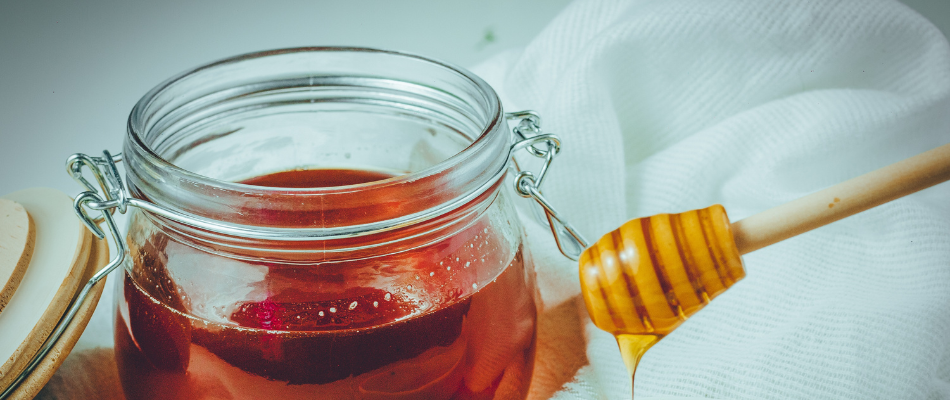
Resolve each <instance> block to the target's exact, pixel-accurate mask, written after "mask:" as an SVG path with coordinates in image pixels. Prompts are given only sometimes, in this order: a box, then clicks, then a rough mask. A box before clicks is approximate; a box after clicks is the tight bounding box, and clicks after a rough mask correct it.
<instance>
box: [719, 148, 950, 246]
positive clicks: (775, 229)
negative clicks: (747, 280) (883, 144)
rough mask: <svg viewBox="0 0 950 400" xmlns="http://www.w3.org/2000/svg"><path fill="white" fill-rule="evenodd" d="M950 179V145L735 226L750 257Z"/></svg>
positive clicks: (740, 243)
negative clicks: (801, 235)
mask: <svg viewBox="0 0 950 400" xmlns="http://www.w3.org/2000/svg"><path fill="white" fill-rule="evenodd" d="M947 180H950V144H945V145H943V146H940V147H937V148H935V149H933V150H930V151H927V152H925V153H922V154H918V155H916V156H913V157H911V158H908V159H906V160H904V161H900V162H897V163H894V164H891V165H888V166H886V167H884V168H881V169H878V170H876V171H872V172H869V173H867V174H864V175H861V176H859V177H857V178H853V179H850V180H847V181H845V182H842V183H839V184H837V185H834V186H832V187H830V188H827V189H824V190H821V191H819V192H816V193H812V194H810V195H808V196H805V197H802V198H800V199H797V200H793V201H791V202H788V203H785V204H782V205H780V206H778V207H774V208H771V209H769V210H766V211H763V212H761V213H758V214H756V215H753V216H751V217H748V218H746V219H743V220H740V221H737V222H734V223H733V224H732V233H733V237H734V238H735V240H736V246H737V247H738V248H739V254H746V253H749V252H752V251H755V250H758V249H761V248H763V247H765V246H768V245H771V244H775V243H777V242H780V241H782V240H785V239H788V238H790V237H792V236H795V235H798V234H800V233H805V232H808V231H810V230H812V229H815V228H818V227H820V226H824V225H827V224H830V223H832V222H835V221H837V220H839V219H842V218H845V217H849V216H851V215H854V214H857V213H859V212H861V211H864V210H867V209H869V208H872V207H876V206H879V205H881V204H884V203H887V202H889V201H891V200H894V199H896V198H899V197H903V196H906V195H908V194H911V193H914V192H916V191H919V190H923V189H926V188H928V187H931V186H933V185H936V184H938V183H941V182H944V181H947Z"/></svg>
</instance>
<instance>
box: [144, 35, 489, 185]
mask: <svg viewBox="0 0 950 400" xmlns="http://www.w3.org/2000/svg"><path fill="white" fill-rule="evenodd" d="M302 52H361V53H379V54H388V55H395V56H403V57H408V58H415V59H417V60H420V61H424V62H428V63H432V64H435V65H437V66H440V67H443V68H446V69H448V70H451V71H453V72H455V73H456V74H458V75H459V76H462V77H464V78H465V79H468V80H469V81H470V82H471V83H473V84H474V85H475V86H476V87H478V88H479V89H480V90H481V92H482V93H483V94H485V95H486V100H488V101H489V107H490V108H491V113H492V116H491V118H490V120H489V122H488V124H486V126H485V127H484V128H483V129H482V130H481V132H480V133H479V134H478V136H477V137H476V138H475V140H474V141H472V143H470V144H469V145H468V146H466V147H465V148H464V149H462V150H461V151H459V152H458V153H456V154H454V155H452V156H451V157H449V158H446V159H445V160H442V161H441V162H439V163H437V164H435V165H432V166H429V167H428V168H424V169H421V170H419V171H415V172H410V173H407V174H402V175H397V176H394V177H391V178H387V179H382V180H378V181H372V182H367V183H358V184H353V185H343V186H330V187H321V188H268V187H262V186H256V185H249V184H244V183H240V182H232V181H226V180H222V179H215V178H211V177H207V176H204V175H201V174H198V173H195V172H192V171H189V170H187V169H184V168H181V167H179V166H177V165H175V164H174V163H172V162H169V161H168V160H166V159H165V158H164V157H162V156H160V155H158V154H157V153H156V152H155V151H153V150H152V148H151V147H150V146H148V145H147V144H146V143H145V141H144V140H143V139H142V135H143V134H145V132H141V131H142V129H137V128H142V126H141V123H142V119H143V118H144V115H143V114H144V112H145V110H146V109H147V108H148V105H149V104H150V103H151V102H152V101H153V100H154V99H155V98H156V97H157V96H158V95H159V94H161V93H162V92H163V91H164V90H166V89H167V88H169V87H171V86H172V85H174V84H175V83H177V82H180V81H181V80H183V79H184V78H186V77H189V76H192V75H194V74H196V73H199V72H201V71H205V70H208V69H211V68H215V67H220V66H222V65H227V64H232V63H237V62H241V61H246V60H252V59H255V58H262V57H269V56H275V55H281V54H289V53H302ZM503 117H504V113H503V111H502V105H501V100H500V99H499V98H498V94H497V93H496V92H495V90H494V89H493V88H492V87H491V86H490V85H489V84H488V83H487V82H485V81H484V80H483V79H481V78H479V77H478V76H477V75H475V74H473V73H471V72H470V71H468V70H466V69H464V68H462V67H459V66H456V65H454V64H451V63H448V62H444V61H439V60H436V59H432V58H428V57H424V56H421V55H418V54H414V53H410V52H402V51H394V50H383V49H376V48H369V47H345V46H319V47H289V48H282V49H274V50H264V51H257V52H250V53H244V54H240V55H237V56H232V57H228V58H224V59H221V60H218V61H214V62H211V63H208V64H204V65H201V66H198V67H195V68H192V69H190V70H187V71H184V72H182V73H179V74H178V75H175V76H173V77H171V78H169V79H167V80H165V81H164V82H162V83H160V84H158V85H157V86H155V87H154V88H152V89H151V90H149V91H148V92H147V93H146V94H145V95H144V96H142V98H141V99H139V101H138V102H136V104H135V106H134V107H133V108H132V111H131V113H130V114H129V118H128V123H127V129H126V137H127V138H128V140H129V141H130V142H131V143H134V144H135V145H136V146H137V147H138V148H139V149H140V150H142V151H144V153H145V154H144V155H145V156H146V157H147V158H148V161H149V162H151V163H154V164H156V165H157V166H159V167H161V168H167V169H168V170H170V171H174V172H175V173H178V174H181V175H183V176H186V177H188V178H190V179H193V180H195V181H196V182H199V183H204V184H208V185H213V186H216V187H224V188H233V189H235V190H245V191H247V190H250V191H265V192H266V191H273V190H280V191H282V192H289V193H295V192H296V193H333V192H347V191H352V190H354V189H364V188H368V187H372V186H381V185H389V184H398V183H401V182H410V181H414V180H417V179H419V178H422V177H425V176H429V175H433V174H436V173H438V172H440V171H444V170H446V169H449V168H451V167H452V166H454V165H457V164H459V163H461V162H462V161H463V160H464V159H465V158H467V156H468V154H470V153H473V152H475V151H477V150H478V148H480V147H484V142H485V141H486V139H485V138H486V137H487V134H488V133H490V132H492V131H494V130H495V128H496V127H497V126H498V125H499V124H500V123H501V120H502V118H503Z"/></svg>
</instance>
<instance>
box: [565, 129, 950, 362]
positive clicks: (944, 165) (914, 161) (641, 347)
mask: <svg viewBox="0 0 950 400" xmlns="http://www.w3.org/2000/svg"><path fill="white" fill-rule="evenodd" d="M947 180H950V144H946V145H943V146H940V147H937V148H935V149H933V150H930V151H928V152H925V153H922V154H919V155H917V156H914V157H911V158H908V159H906V160H904V161H900V162H897V163H895V164H891V165H889V166H887V167H884V168H881V169H879V170H876V171H873V172H870V173H867V174H865V175H861V176H859V177H857V178H853V179H851V180H848V181H845V182H842V183H840V184H837V185H835V186H832V187H830V188H827V189H824V190H821V191H819V192H817V193H813V194H811V195H808V196H805V197H802V198H800V199H797V200H794V201H791V202H789V203H785V204H783V205H780V206H778V207H775V208H772V209H769V210H767V211H764V212H762V213H759V214H756V215H753V216H751V217H748V218H746V219H743V220H741V221H738V222H735V223H731V224H730V222H729V218H728V217H727V216H726V211H725V209H724V208H723V207H722V206H721V205H714V206H711V207H708V208H704V209H700V210H693V211H687V212H684V213H679V214H659V215H654V216H652V217H645V218H637V219H633V220H631V221H629V222H627V223H625V224H623V225H622V226H621V227H620V228H617V229H616V230H614V231H612V232H610V233H608V234H606V235H604V236H603V237H602V238H600V240H598V241H597V242H596V243H594V244H593V245H591V246H590V247H589V248H587V249H586V250H584V252H583V253H582V254H581V256H580V259H579V264H580V280H581V293H583V295H584V302H585V303H586V304H587V311H588V313H589V314H590V317H591V319H592V320H593V321H594V324H596V325H597V327H599V328H600V329H603V330H605V331H607V332H610V333H611V334H613V335H614V336H615V337H616V338H617V343H618V344H619V345H620V352H621V355H622V356H623V361H624V363H625V364H626V365H627V369H628V370H629V371H630V374H631V377H633V376H634V373H635V372H636V368H637V364H638V363H639V361H640V358H641V357H642V356H643V354H644V353H645V352H646V351H647V350H648V349H649V348H650V347H652V346H653V345H654V344H655V343H656V342H657V341H659V340H660V339H662V338H663V337H664V336H666V335H668V334H669V333H670V332H672V331H673V330H674V329H676V327H678V326H679V325H680V324H681V323H683V321H685V320H686V319H687V318H689V317H690V316H692V315H693V314H695V313H696V312H697V311H699V310H700V309H701V308H703V306H705V305H706V304H708V303H709V301H710V300H712V299H713V298H714V297H716V296H717V295H719V294H721V293H722V292H724V291H725V290H726V289H728V288H729V287H730V286H732V285H733V284H735V283H736V282H737V281H739V280H740V279H742V278H743V277H745V269H744V268H743V266H742V259H741V258H740V257H739V256H740V255H742V254H746V253H749V252H752V251H755V250H758V249H761V248H763V247H765V246H768V245H771V244H774V243H777V242H780V241H782V240H785V239H788V238H790V237H792V236H795V235H798V234H800V233H804V232H807V231H810V230H812V229H815V228H818V227H820V226H823V225H826V224H830V223H832V222H834V221H837V220H839V219H842V218H845V217H848V216H851V215H854V214H857V213H859V212H861V211H864V210H867V209H869V208H872V207H875V206H878V205H881V204H884V203H887V202H889V201H891V200H894V199H897V198H899V197H903V196H906V195H908V194H911V193H914V192H917V191H919V190H922V189H926V188H928V187H930V186H933V185H936V184H938V183H941V182H944V181H947Z"/></svg>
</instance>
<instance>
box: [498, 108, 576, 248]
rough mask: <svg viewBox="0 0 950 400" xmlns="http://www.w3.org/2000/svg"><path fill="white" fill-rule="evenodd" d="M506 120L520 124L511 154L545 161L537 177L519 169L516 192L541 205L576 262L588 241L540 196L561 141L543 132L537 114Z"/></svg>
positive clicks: (513, 115)
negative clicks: (523, 152)
mask: <svg viewBox="0 0 950 400" xmlns="http://www.w3.org/2000/svg"><path fill="white" fill-rule="evenodd" d="M505 118H507V119H509V120H511V121H517V122H518V123H517V125H515V127H514V128H512V129H511V131H512V132H513V133H514V134H515V139H516V141H515V144H513V145H512V146H511V152H512V153H514V152H516V151H518V150H526V151H527V152H528V153H529V154H531V155H533V156H535V157H538V158H541V159H543V160H544V162H543V164H542V165H541V170H540V171H538V174H537V175H535V174H534V173H532V172H530V171H521V170H520V169H519V171H518V174H517V175H516V176H515V191H516V192H517V193H518V195H520V196H521V197H525V198H531V199H534V201H535V202H537V203H538V205H540V206H541V208H542V209H543V210H544V215H545V217H546V218H547V220H548V225H549V226H550V227H551V233H552V234H553V235H554V241H555V243H557V248H558V250H560V251H561V254H563V255H564V256H565V257H567V258H570V259H571V260H574V261H577V259H578V258H579V257H580V254H581V252H583V251H584V249H586V248H587V247H588V244H587V240H585V239H584V237H583V236H582V235H581V234H580V232H578V231H577V229H575V228H574V227H573V226H572V225H571V224H570V223H569V222H567V220H565V219H564V217H563V216H561V214H560V213H558V212H557V210H555V209H554V207H553V206H551V203H550V202H548V200H547V199H546V198H545V197H544V195H543V194H542V193H541V184H542V183H543V182H544V178H545V176H547V172H548V168H549V167H550V166H551V162H553V161H554V157H555V156H557V154H558V153H559V152H560V151H561V139H559V138H558V137H557V135H554V134H552V133H541V116H540V115H538V113H536V112H534V111H517V112H512V113H507V114H505Z"/></svg>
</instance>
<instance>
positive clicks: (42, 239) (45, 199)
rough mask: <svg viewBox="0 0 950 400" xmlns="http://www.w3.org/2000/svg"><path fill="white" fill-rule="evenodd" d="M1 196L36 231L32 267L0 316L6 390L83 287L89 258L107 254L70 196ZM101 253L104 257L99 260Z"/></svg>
mask: <svg viewBox="0 0 950 400" xmlns="http://www.w3.org/2000/svg"><path fill="white" fill-rule="evenodd" d="M2 198H4V199H7V200H12V201H15V202H16V203H19V204H20V205H22V206H23V208H24V209H25V210H26V212H28V213H29V217H30V218H31V219H32V221H33V224H34V228H35V240H34V251H33V256H32V257H31V259H30V261H29V266H28V267H27V268H26V269H25V272H24V273H23V274H22V278H21V279H20V284H19V287H18V288H17V289H16V291H15V292H13V294H12V296H11V297H10V299H9V301H8V302H7V304H6V307H4V309H3V312H0V388H6V387H8V386H9V385H10V384H11V383H12V382H13V380H15V379H16V377H17V376H18V375H19V374H20V372H22V371H23V370H24V369H25V368H26V365H27V364H28V363H29V362H30V360H31V359H32V358H33V356H34V355H35V354H36V353H37V351H38V350H39V349H40V347H42V345H43V343H44V342H45V341H46V339H47V338H48V337H49V335H50V333H51V332H52V330H53V329H55V327H56V324H57V323H58V322H59V320H60V319H61V318H62V316H63V314H65V312H66V309H67V308H68V307H69V306H70V304H71V303H72V301H73V299H74V298H75V297H76V293H77V292H78V291H79V289H80V287H81V285H82V284H85V281H86V280H87V279H88V278H87V277H86V275H87V273H86V270H87V269H88V268H87V267H88V266H89V264H90V263H92V262H93V261H90V259H95V260H96V261H95V263H98V262H99V261H100V258H104V259H105V260H108V257H109V256H108V250H107V249H106V250H104V251H100V250H101V248H103V246H105V244H104V243H100V241H99V240H98V239H96V238H95V236H94V235H93V234H92V233H91V232H89V230H88V229H86V227H85V226H84V225H83V224H82V223H81V222H80V221H79V218H77V217H76V215H75V213H74V211H73V206H72V199H70V197H69V196H67V195H66V194H64V193H62V192H60V191H58V190H55V189H49V188H32V189H26V190H23V191H19V192H16V193H12V194H9V195H6V196H2ZM102 252H105V253H106V254H104V255H103V256H100V254H101V253H102ZM83 326H84V324H83ZM74 343H75V342H73V344H74ZM69 348H70V349H71V348H72V345H70V346H69ZM61 361H62V360H60V362H61ZM53 369H55V368H53Z"/></svg>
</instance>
